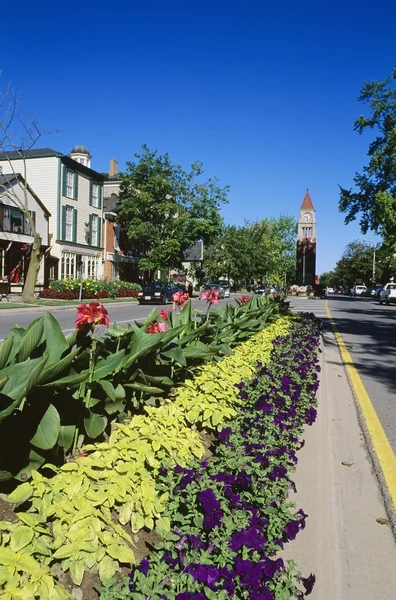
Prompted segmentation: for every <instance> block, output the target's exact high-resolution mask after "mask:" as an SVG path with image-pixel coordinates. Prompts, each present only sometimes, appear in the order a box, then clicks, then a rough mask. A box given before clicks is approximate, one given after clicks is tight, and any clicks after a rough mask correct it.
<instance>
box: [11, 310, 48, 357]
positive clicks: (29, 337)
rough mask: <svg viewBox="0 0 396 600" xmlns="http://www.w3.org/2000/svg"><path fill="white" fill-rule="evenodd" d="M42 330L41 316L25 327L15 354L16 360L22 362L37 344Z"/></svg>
mask: <svg viewBox="0 0 396 600" xmlns="http://www.w3.org/2000/svg"><path fill="white" fill-rule="evenodd" d="M43 331H44V320H43V317H39V318H38V319H36V320H35V321H33V322H32V323H31V324H30V325H29V327H28V328H27V329H26V331H25V333H24V336H23V338H22V339H21V343H20V345H19V350H18V353H17V355H16V358H17V361H18V362H24V361H25V360H26V359H27V358H29V356H30V355H31V354H32V352H33V350H35V349H36V348H37V346H38V345H39V343H40V341H41V338H42V335H43Z"/></svg>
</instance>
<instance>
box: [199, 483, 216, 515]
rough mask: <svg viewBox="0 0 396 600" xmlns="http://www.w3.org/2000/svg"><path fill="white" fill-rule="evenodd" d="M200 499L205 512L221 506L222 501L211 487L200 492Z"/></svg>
mask: <svg viewBox="0 0 396 600" xmlns="http://www.w3.org/2000/svg"><path fill="white" fill-rule="evenodd" d="M198 499H199V501H200V502H201V504H202V506H203V509H204V511H205V512H209V511H211V510H215V509H217V510H218V509H220V508H221V505H220V502H219V501H218V500H217V498H216V496H215V493H214V491H213V490H212V489H211V488H207V489H206V490H202V492H200V493H199V494H198Z"/></svg>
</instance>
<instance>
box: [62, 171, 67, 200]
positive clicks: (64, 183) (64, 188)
mask: <svg viewBox="0 0 396 600" xmlns="http://www.w3.org/2000/svg"><path fill="white" fill-rule="evenodd" d="M66 184H67V169H66V167H65V166H64V167H63V171H62V196H66Z"/></svg>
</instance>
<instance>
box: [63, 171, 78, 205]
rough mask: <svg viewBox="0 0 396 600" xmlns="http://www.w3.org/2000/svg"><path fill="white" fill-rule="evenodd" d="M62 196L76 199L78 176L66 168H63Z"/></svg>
mask: <svg viewBox="0 0 396 600" xmlns="http://www.w3.org/2000/svg"><path fill="white" fill-rule="evenodd" d="M62 196H66V197H67V198H73V200H77V198H78V174H77V173H76V172H74V171H71V170H70V169H67V168H66V167H63V181H62Z"/></svg>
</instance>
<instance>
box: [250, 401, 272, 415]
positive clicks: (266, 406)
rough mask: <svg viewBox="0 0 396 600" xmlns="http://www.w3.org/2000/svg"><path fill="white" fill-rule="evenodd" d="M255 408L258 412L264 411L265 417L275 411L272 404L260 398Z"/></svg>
mask: <svg viewBox="0 0 396 600" xmlns="http://www.w3.org/2000/svg"><path fill="white" fill-rule="evenodd" d="M254 406H255V408H256V409H257V410H262V411H263V413H264V414H265V415H269V414H271V413H272V411H273V410H274V405H273V404H272V403H271V402H266V401H265V400H261V399H260V398H259V399H258V400H257V402H256V404H255V405H254Z"/></svg>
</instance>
